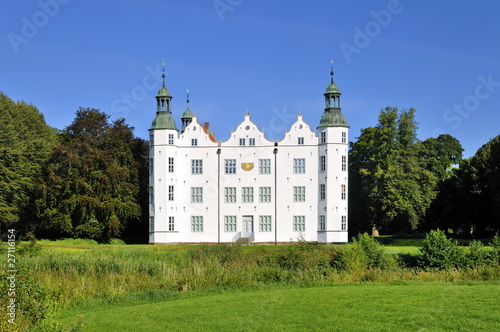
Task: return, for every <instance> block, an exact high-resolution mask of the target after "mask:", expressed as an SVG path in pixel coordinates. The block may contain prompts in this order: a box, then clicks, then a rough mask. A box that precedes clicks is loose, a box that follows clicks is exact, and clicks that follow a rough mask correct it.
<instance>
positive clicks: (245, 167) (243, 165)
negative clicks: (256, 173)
mask: <svg viewBox="0 0 500 332" xmlns="http://www.w3.org/2000/svg"><path fill="white" fill-rule="evenodd" d="M241 168H242V169H243V170H244V171H247V172H248V171H251V170H252V169H253V163H241Z"/></svg>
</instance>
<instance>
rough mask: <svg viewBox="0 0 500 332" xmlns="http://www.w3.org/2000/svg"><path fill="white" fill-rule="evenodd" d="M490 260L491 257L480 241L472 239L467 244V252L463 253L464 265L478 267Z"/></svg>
mask: <svg viewBox="0 0 500 332" xmlns="http://www.w3.org/2000/svg"><path fill="white" fill-rule="evenodd" d="M490 262H491V257H490V255H488V252H486V250H485V249H484V246H483V243H482V242H481V241H477V240H473V241H472V242H471V243H470V244H469V252H467V253H466V254H465V262H464V265H465V266H468V267H478V266H483V265H487V264H489V263H490Z"/></svg>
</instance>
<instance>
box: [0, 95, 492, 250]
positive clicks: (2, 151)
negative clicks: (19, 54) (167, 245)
mask: <svg viewBox="0 0 500 332" xmlns="http://www.w3.org/2000/svg"><path fill="white" fill-rule="evenodd" d="M0 128H2V130H0V231H1V234H6V230H7V229H9V228H16V230H17V231H18V232H19V233H22V234H25V235H28V234H33V235H35V236H37V237H43V238H63V237H75V238H79V237H81V238H90V239H95V240H99V241H107V240H109V239H110V238H113V237H122V238H124V237H128V238H131V237H135V238H136V240H139V241H146V240H147V225H148V222H147V220H148V143H147V142H146V141H145V140H143V139H141V138H138V137H136V136H134V133H133V130H134V128H133V127H131V126H129V125H127V124H126V123H125V120H124V119H118V120H115V121H110V117H109V115H107V114H105V113H104V112H102V111H100V110H97V109H92V108H79V109H78V110H77V111H76V114H75V118H74V120H73V122H72V123H71V124H70V125H69V126H67V127H66V128H65V129H64V130H57V129H54V128H51V127H50V126H49V125H48V124H47V123H46V122H45V120H44V117H43V115H42V114H41V113H40V112H39V111H38V110H37V109H36V107H35V106H33V105H28V104H26V103H24V102H14V101H12V100H11V99H10V98H8V97H7V96H5V95H4V94H1V93H0ZM417 129H418V126H417V123H416V121H415V110H414V109H409V110H399V109H397V108H393V107H387V108H385V109H383V110H381V112H380V115H379V118H378V124H377V125H376V126H374V127H368V128H364V129H362V130H361V133H360V135H359V137H357V138H356V139H355V140H354V141H353V142H351V143H350V150H349V231H350V232H351V233H352V235H355V234H357V233H358V232H365V231H373V232H375V233H377V232H381V233H384V234H394V233H398V232H427V231H428V230H430V229H436V228H442V229H445V230H452V231H453V232H455V233H463V234H468V235H473V236H477V235H479V234H481V235H491V234H494V233H495V232H498V231H499V228H500V166H499V165H500V136H497V137H495V138H494V139H492V140H491V141H490V142H488V143H487V144H485V145H484V146H483V147H482V148H481V149H479V150H478V152H477V153H476V155H474V156H473V157H471V158H468V159H462V151H463V149H462V146H461V144H460V142H459V141H458V140H457V139H456V138H454V137H452V136H450V135H440V136H439V137H437V138H432V137H431V138H428V139H426V140H424V141H421V140H419V139H418V138H417Z"/></svg>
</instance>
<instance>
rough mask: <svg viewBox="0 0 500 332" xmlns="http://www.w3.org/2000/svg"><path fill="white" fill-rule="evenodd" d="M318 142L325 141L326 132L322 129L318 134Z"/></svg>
mask: <svg viewBox="0 0 500 332" xmlns="http://www.w3.org/2000/svg"><path fill="white" fill-rule="evenodd" d="M319 142H320V143H326V132H324V131H322V132H321V133H320V134H319Z"/></svg>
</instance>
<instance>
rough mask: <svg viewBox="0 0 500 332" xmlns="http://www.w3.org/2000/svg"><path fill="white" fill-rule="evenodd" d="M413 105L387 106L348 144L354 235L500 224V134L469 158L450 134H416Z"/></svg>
mask: <svg viewBox="0 0 500 332" xmlns="http://www.w3.org/2000/svg"><path fill="white" fill-rule="evenodd" d="M417 129H418V126H417V123H416V121H415V110H414V109H404V110H399V109H398V108H396V107H386V108H385V109H382V110H381V112H380V115H379V117H378V124H377V125H376V126H375V127H368V128H364V129H362V130H361V134H360V136H359V137H357V138H356V140H355V141H354V142H351V143H350V150H349V218H350V219H349V226H350V228H351V230H352V231H353V233H357V232H361V231H372V232H373V233H375V234H377V233H379V232H383V233H384V234H395V233H399V232H401V233H403V232H404V233H410V232H428V231H429V230H431V229H437V228H441V229H444V230H446V231H451V232H453V233H454V234H462V235H466V236H472V237H475V236H491V235H493V234H495V233H497V232H498V231H499V230H500V136H496V137H495V138H493V139H492V140H490V141H489V142H488V143H486V144H485V145H484V146H483V147H481V148H480V149H479V150H478V151H477V153H476V154H475V155H474V156H473V157H470V158H467V159H463V158H462V152H463V148H462V146H461V144H460V142H459V141H458V140H457V139H456V138H454V137H452V136H451V135H446V134H445V135H439V136H438V137H437V138H433V137H430V138H427V139H426V140H423V141H422V140H419V139H418V138H417Z"/></svg>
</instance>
